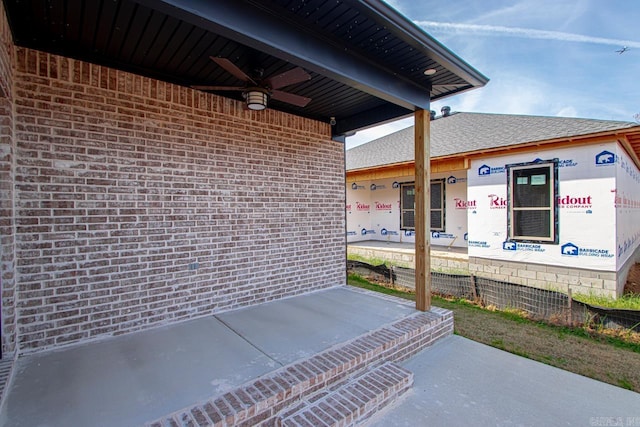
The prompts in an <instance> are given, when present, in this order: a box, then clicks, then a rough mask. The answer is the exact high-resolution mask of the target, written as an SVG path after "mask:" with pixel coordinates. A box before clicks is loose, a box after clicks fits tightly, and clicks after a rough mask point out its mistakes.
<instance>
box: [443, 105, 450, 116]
mask: <svg viewBox="0 0 640 427" xmlns="http://www.w3.org/2000/svg"><path fill="white" fill-rule="evenodd" d="M440 112H441V113H442V117H448V116H449V115H450V114H451V107H449V106H448V105H445V106H444V107H442V108H441V109H440Z"/></svg>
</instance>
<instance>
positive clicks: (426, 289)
mask: <svg viewBox="0 0 640 427" xmlns="http://www.w3.org/2000/svg"><path fill="white" fill-rule="evenodd" d="M429 116H430V114H429V111H425V110H422V109H418V110H416V111H415V113H414V121H415V126H414V129H415V177H416V183H415V191H416V193H415V199H414V200H415V204H416V206H415V227H416V228H415V231H416V243H415V245H416V248H415V264H416V309H417V310H420V311H428V310H430V309H431V248H430V245H429V229H430V225H431V220H430V215H429V210H430V207H431V206H430V205H431V197H430V196H431V195H430V192H431V191H430V190H431V186H430V184H429V183H430V180H431V171H430V169H431V166H430V155H429V153H430V129H429V119H430V117H429Z"/></svg>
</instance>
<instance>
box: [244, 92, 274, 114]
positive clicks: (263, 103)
mask: <svg viewBox="0 0 640 427" xmlns="http://www.w3.org/2000/svg"><path fill="white" fill-rule="evenodd" d="M242 96H244V99H245V101H246V103H247V108H248V109H249V110H255V111H260V110H264V109H265V108H267V101H268V100H269V94H268V93H267V91H266V90H264V89H262V88H259V87H254V88H249V89H247V91H246V92H243V94H242Z"/></svg>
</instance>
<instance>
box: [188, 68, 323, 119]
mask: <svg viewBox="0 0 640 427" xmlns="http://www.w3.org/2000/svg"><path fill="white" fill-rule="evenodd" d="M209 58H211V60H212V61H213V62H215V63H216V64H218V65H219V66H220V67H221V68H223V69H224V70H225V71H227V72H228V73H229V74H231V75H233V76H235V77H236V78H237V79H239V80H242V81H243V82H244V83H245V85H244V86H208V85H195V86H191V87H192V88H193V89H198V90H218V91H239V92H242V96H243V97H244V99H245V101H246V103H247V108H249V109H250V110H264V109H265V108H267V102H268V100H269V99H270V98H273V99H276V100H278V101H282V102H286V103H287V104H292V105H295V106H297V107H306V106H307V104H308V103H309V102H311V98H307V97H306V96H300V95H296V94H293V93H289V92H284V91H282V90H279V89H280V88H282V87H285V86H289V85H292V84H296V83H301V82H305V81H307V80H310V79H311V76H310V75H309V74H308V73H307V72H306V71H305V70H303V69H302V68H300V67H297V68H294V69H292V70H289V71H285V72H283V73H280V74H275V75H273V76H271V77H267V78H265V79H263V78H262V71H261V70H258V72H257V74H258V76H257V77H256V78H252V77H250V76H249V75H247V74H246V73H245V72H244V71H242V70H241V69H240V68H238V66H236V64H234V63H233V62H231V61H230V60H229V59H227V58H220V57H216V56H210V57H209Z"/></svg>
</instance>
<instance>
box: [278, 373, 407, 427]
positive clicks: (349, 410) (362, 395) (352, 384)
mask: <svg viewBox="0 0 640 427" xmlns="http://www.w3.org/2000/svg"><path fill="white" fill-rule="evenodd" d="M412 385H413V373H412V372H409V371H407V370H406V369H403V368H401V367H400V366H398V365H396V364H395V363H393V362H385V363H384V364H382V365H380V366H377V367H375V368H372V369H369V370H367V371H364V372H363V373H360V374H359V375H357V376H356V377H353V378H351V379H349V380H348V381H347V382H346V383H345V384H343V385H341V386H340V387H339V388H337V389H336V390H333V391H330V392H324V393H321V394H320V397H319V398H317V397H316V396H314V397H312V398H311V399H309V400H308V401H305V402H303V403H302V404H301V405H297V406H296V407H295V408H294V409H292V410H289V411H287V412H285V413H284V414H283V415H282V416H281V417H279V420H278V421H277V422H276V423H275V424H276V425H282V426H283V427H316V426H323V427H324V426H327V427H334V426H354V425H357V424H358V423H361V422H364V421H366V420H367V419H369V418H370V417H371V416H372V415H374V414H375V413H376V412H377V411H379V410H381V409H382V408H384V407H385V406H387V405H389V404H391V403H393V402H395V401H396V400H398V398H400V397H401V396H402V395H403V394H404V393H405V392H406V391H408V390H409V389H410V388H411V386H412Z"/></svg>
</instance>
